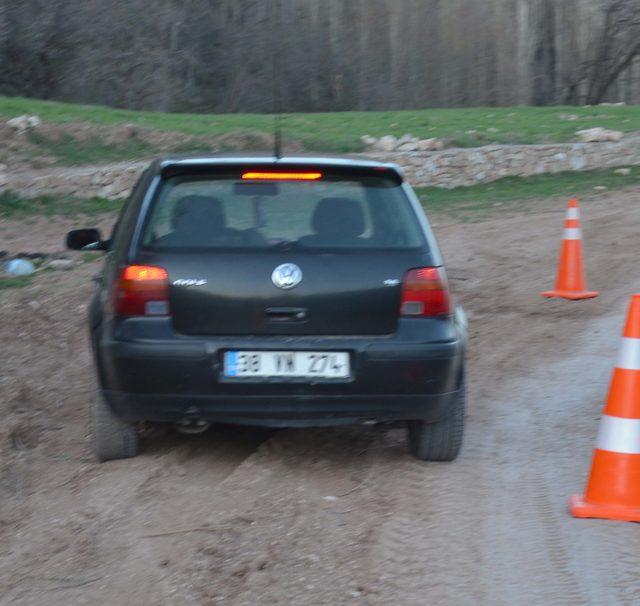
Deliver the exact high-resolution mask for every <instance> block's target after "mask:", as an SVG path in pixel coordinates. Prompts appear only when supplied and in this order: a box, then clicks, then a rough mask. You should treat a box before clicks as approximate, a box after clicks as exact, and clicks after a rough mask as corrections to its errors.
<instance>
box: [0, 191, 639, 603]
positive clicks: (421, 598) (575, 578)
mask: <svg viewBox="0 0 640 606" xmlns="http://www.w3.org/2000/svg"><path fill="white" fill-rule="evenodd" d="M639 197H640V192H639V191H627V192H623V193H616V194H615V195H614V194H610V195H604V196H598V197H595V196H594V197H592V198H591V199H588V200H585V201H584V202H583V204H582V210H583V215H584V220H585V225H584V232H585V238H586V248H587V260H588V264H587V271H588V278H589V286H590V287H592V288H595V289H598V290H601V291H602V295H601V296H600V297H599V298H597V299H594V300H591V301H584V302H578V303H568V302H564V301H545V300H543V299H541V298H540V297H539V296H538V292H539V291H541V290H543V289H545V288H547V287H549V286H550V285H551V282H552V279H553V272H554V264H555V259H556V255H557V249H558V246H559V236H560V230H561V223H562V216H563V201H559V200H544V201H532V202H527V203H523V206H522V209H520V210H511V209H510V210H509V211H508V216H507V215H506V213H503V212H502V211H501V209H500V208H496V209H494V210H493V211H492V212H491V213H490V214H489V215H486V216H482V217H479V220H478V221H477V222H460V221H456V220H453V219H451V218H446V217H435V223H436V224H439V225H436V232H437V234H438V236H439V239H440V242H441V244H442V246H443V249H444V252H445V256H446V259H447V262H448V266H449V268H450V276H451V277H452V282H453V285H454V288H455V291H456V293H457V295H458V296H459V298H460V299H461V300H462V302H463V304H464V306H465V308H466V309H467V311H468V313H469V317H470V323H471V330H472V337H471V352H470V360H469V362H470V366H469V370H470V396H471V402H470V411H469V416H468V432H467V437H466V443H465V447H464V450H463V453H462V455H461V457H460V459H459V460H458V461H456V462H455V463H451V464H435V463H430V464H424V463H420V462H417V461H414V460H412V459H411V458H410V457H409V456H408V455H407V454H406V453H405V449H404V434H403V431H402V430H401V429H394V428H366V427H349V428H339V429H322V430H283V431H277V432H274V431H268V430H257V429H247V428H228V427H218V428H215V429H213V430H211V431H210V432H208V433H207V434H205V435H202V436H197V437H186V436H178V435H175V434H173V433H168V434H163V433H162V432H160V431H155V432H152V433H150V434H148V435H147V436H146V437H145V440H144V442H145V447H144V454H143V455H142V456H140V457H138V458H137V459H133V460H128V461H120V462H113V463H108V464H104V465H97V464H96V463H94V462H93V460H92V457H91V452H90V444H89V439H88V420H87V410H86V408H87V407H86V404H87V400H88V398H89V397H90V392H91V389H92V378H91V360H90V357H89V353H88V349H87V346H86V336H85V332H84V308H85V306H86V303H87V299H88V297H89V295H90V291H91V287H90V285H89V278H90V276H91V275H92V274H93V273H95V271H96V270H97V267H98V266H97V265H96V264H95V263H85V264H83V265H81V266H79V267H78V268H76V269H73V270H70V271H67V272H60V271H58V272H52V273H49V274H43V275H42V276H39V278H38V280H37V281H36V282H35V283H34V284H33V285H31V286H29V287H26V288H23V289H15V290H9V291H2V292H1V293H0V343H2V355H1V360H0V364H1V366H0V407H1V408H0V413H1V414H2V418H3V422H2V424H1V425H0V445H1V446H2V457H3V458H2V459H1V460H0V474H1V475H0V490H1V491H2V492H1V500H0V604H12V605H13V604H24V605H26V604H28V605H30V606H32V605H41V604H42V605H44V604H46V605H48V606H53V605H57V604H61V605H62V604H65V605H66V604H92V605H93V604H125V603H126V604H135V605H138V604H140V605H147V604H148V605H187V604H194V605H196V604H197V605H200V604H225V605H227V604H229V605H234V606H236V605H258V604H296V605H298V604H309V605H324V604H326V605H332V606H334V605H337V604H354V605H358V604H362V605H370V606H379V605H388V604H399V605H414V604H416V605H418V604H442V605H455V606H461V605H467V604H469V605H471V604H473V605H477V604H490V605H492V606H499V605H509V606H512V605H523V606H524V605H526V606H531V605H538V604H540V605H545V606H546V605H556V604H558V605H560V604H562V605H579V604H585V605H591V604H593V605H601V604H608V605H617V604H620V605H629V606H631V605H637V604H640V527H639V526H637V525H633V524H626V523H616V522H606V521H586V520H574V519H572V518H571V517H569V515H568V514H567V512H566V500H567V497H568V496H569V495H570V494H571V493H572V492H576V491H580V490H582V488H583V486H584V482H585V479H586V473H587V471H588V466H589V458H590V455H591V452H592V448H593V445H594V441H595V434H596V431H597V424H598V417H599V413H600V409H601V405H602V399H603V398H604V396H605V393H606V388H607V381H608V378H609V374H610V371H611V367H612V365H613V363H614V361H615V356H616V351H617V346H618V335H619V333H620V330H621V325H622V318H623V314H624V308H625V306H626V303H627V295H628V294H630V293H632V292H634V291H638V290H640V269H639V265H638V262H637V254H636V251H637V248H638V227H637V226H638V222H639V221H640V206H638V199H639ZM467 218H468V217H467ZM14 227H16V226H15V225H9V224H5V226H4V229H5V232H4V233H5V234H6V233H8V231H12V230H13V229H14ZM27 227H28V226H27ZM36 227H38V226H35V227H34V226H32V228H30V229H34V230H35V228H36ZM64 227H65V226H64V225H62V224H61V225H60V226H59V228H60V230H59V231H58V229H57V226H56V228H55V229H54V228H52V227H51V226H46V228H45V227H41V228H40V227H39V228H38V230H36V231H38V233H42V234H43V237H45V236H46V238H49V237H53V234H54V233H55V237H56V238H58V237H59V233H60V231H63V230H64ZM23 229H24V228H23ZM56 241H57V240H56ZM45 246H47V242H42V243H41V246H40V248H43V247H45ZM0 248H2V247H0ZM54 248H55V246H54Z"/></svg>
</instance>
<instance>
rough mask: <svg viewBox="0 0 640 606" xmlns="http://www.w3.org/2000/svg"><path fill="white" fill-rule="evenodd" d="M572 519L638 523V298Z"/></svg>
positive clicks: (632, 307) (573, 500) (633, 303)
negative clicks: (583, 488)
mask: <svg viewBox="0 0 640 606" xmlns="http://www.w3.org/2000/svg"><path fill="white" fill-rule="evenodd" d="M569 510H570V511H571V513H572V514H573V515H574V516H575V517H577V518H607V519H609V520H626V521H628V522H640V295H633V297H632V298H631V305H630V306H629V313H628V315H627V323H626V325H625V328H624V333H623V335H622V346H621V348H620V357H619V358H618V364H617V366H616V368H615V369H614V371H613V377H612V379H611V386H610V388H609V397H608V398H607V404H606V406H605V407H604V411H603V414H602V419H601V420H600V429H599V431H598V438H597V441H596V448H595V451H594V454H593V462H592V464H591V474H590V476H589V482H588V483H587V490H586V491H585V493H584V496H583V495H574V496H572V497H571V499H570V500H569Z"/></svg>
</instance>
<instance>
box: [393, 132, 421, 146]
mask: <svg viewBox="0 0 640 606" xmlns="http://www.w3.org/2000/svg"><path fill="white" fill-rule="evenodd" d="M418 141H419V139H418V137H414V136H413V135H408V134H407V135H402V137H400V138H399V139H398V143H396V145H397V147H400V146H401V145H405V144H407V143H417V142H418Z"/></svg>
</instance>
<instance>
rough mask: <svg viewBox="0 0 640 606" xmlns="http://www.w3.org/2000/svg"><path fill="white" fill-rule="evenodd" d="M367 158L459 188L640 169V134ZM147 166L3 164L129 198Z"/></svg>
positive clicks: (67, 188)
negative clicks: (519, 178)
mask: <svg viewBox="0 0 640 606" xmlns="http://www.w3.org/2000/svg"><path fill="white" fill-rule="evenodd" d="M367 156H369V157H371V158H375V159H377V160H382V161H385V162H395V163H396V164H399V165H400V166H402V167H403V169H404V170H405V172H406V176H407V178H408V180H409V182H410V183H411V184H412V185H414V186H437V187H446V188H452V187H459V186H468V185H475V184H478V183H487V182H489V181H495V180H496V179H500V178H502V177H507V176H523V177H527V176H531V175H539V174H544V173H556V172H562V171H580V170H592V169H603V168H612V167H616V166H630V165H640V136H638V135H634V136H627V137H625V138H624V139H623V140H622V141H620V142H617V143H565V144H553V145H491V146H486V147H477V148H466V149H464V148H456V149H445V150H442V151H435V152H385V153H370V154H367ZM145 166H146V162H131V163H120V164H111V165H105V166H91V167H77V168H56V169H48V170H45V169H42V170H31V171H28V172H19V171H18V172H14V171H12V170H10V169H9V168H8V167H6V166H2V165H0V191H3V190H10V191H13V192H15V193H17V194H19V195H22V196H25V197H33V196H37V195H42V194H59V195H71V196H78V197H93V196H99V197H104V198H120V197H124V196H126V195H127V194H128V192H129V190H130V188H131V187H132V186H133V184H134V183H135V180H136V179H137V177H138V175H139V174H140V172H141V171H142V170H143V168H144V167H145Z"/></svg>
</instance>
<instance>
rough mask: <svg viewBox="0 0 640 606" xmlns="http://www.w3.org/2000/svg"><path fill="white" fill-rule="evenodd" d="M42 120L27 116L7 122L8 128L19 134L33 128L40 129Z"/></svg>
mask: <svg viewBox="0 0 640 606" xmlns="http://www.w3.org/2000/svg"><path fill="white" fill-rule="evenodd" d="M41 124H42V120H40V118H39V117H38V116H28V115H26V114H24V115H22V116H18V117H17V118H11V119H10V120H7V126H8V127H9V128H12V129H13V130H15V131H16V132H17V133H18V134H21V133H24V132H26V131H28V130H31V129H33V128H38V126H40V125H41Z"/></svg>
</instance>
